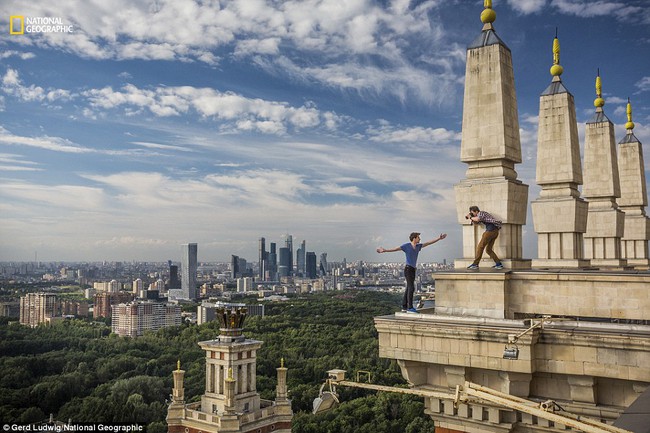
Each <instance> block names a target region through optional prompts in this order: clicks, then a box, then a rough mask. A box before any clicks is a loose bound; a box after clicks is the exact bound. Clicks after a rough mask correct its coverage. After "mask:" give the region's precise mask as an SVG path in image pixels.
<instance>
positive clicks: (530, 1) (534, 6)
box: [508, 0, 548, 14]
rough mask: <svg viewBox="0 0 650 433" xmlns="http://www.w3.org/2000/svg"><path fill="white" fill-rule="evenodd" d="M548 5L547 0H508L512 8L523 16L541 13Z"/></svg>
mask: <svg viewBox="0 0 650 433" xmlns="http://www.w3.org/2000/svg"><path fill="white" fill-rule="evenodd" d="M547 3H548V2H547V0H508V4H509V5H510V7H511V8H513V9H514V10H516V11H517V12H520V13H523V14H531V13H537V12H540V11H542V10H543V9H544V8H545V7H546V4H547Z"/></svg>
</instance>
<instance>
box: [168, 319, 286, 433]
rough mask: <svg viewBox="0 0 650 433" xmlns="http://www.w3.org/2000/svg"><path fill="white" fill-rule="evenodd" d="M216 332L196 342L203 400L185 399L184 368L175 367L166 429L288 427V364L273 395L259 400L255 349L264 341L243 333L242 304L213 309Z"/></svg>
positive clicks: (245, 431) (190, 432) (191, 432)
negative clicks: (200, 355) (202, 358)
mask: <svg viewBox="0 0 650 433" xmlns="http://www.w3.org/2000/svg"><path fill="white" fill-rule="evenodd" d="M217 316H218V319H219V321H220V325H221V328H220V334H219V337H217V338H216V339H214V340H209V341H202V342H199V346H201V348H202V349H203V350H204V351H205V359H206V365H205V393H204V394H203V395H202V396H201V401H200V402H197V403H191V404H185V396H184V390H183V378H184V373H185V372H184V371H183V370H180V362H179V367H178V369H177V370H176V371H174V389H173V392H172V402H171V404H170V405H169V408H168V411H167V424H168V426H169V429H168V431H169V433H199V432H203V433H217V432H218V433H225V432H228V433H253V432H260V431H265V432H266V431H269V432H270V431H273V432H280V433H288V432H291V419H292V417H293V412H292V410H291V402H290V401H289V400H288V399H287V380H286V378H287V369H286V368H285V367H284V362H282V365H281V366H280V368H278V369H277V372H278V385H277V390H276V399H275V400H274V401H268V400H262V399H260V396H259V394H258V393H257V388H256V381H255V378H256V358H257V350H258V349H259V348H260V347H262V342H261V341H258V340H252V339H248V338H246V337H245V336H244V335H243V333H242V327H243V325H244V320H245V318H246V309H245V308H241V307H237V308H231V309H227V308H220V309H218V310H217Z"/></svg>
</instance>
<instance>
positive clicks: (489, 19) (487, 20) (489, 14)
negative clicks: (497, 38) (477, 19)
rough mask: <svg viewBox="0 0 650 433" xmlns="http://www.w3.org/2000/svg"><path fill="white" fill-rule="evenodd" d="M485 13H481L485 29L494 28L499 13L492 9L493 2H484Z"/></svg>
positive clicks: (487, 0)
mask: <svg viewBox="0 0 650 433" xmlns="http://www.w3.org/2000/svg"><path fill="white" fill-rule="evenodd" d="M483 7H484V8H485V9H483V12H481V22H482V23H483V28H486V27H492V23H493V22H494V20H496V19H497V13H496V12H494V9H492V0H484V2H483Z"/></svg>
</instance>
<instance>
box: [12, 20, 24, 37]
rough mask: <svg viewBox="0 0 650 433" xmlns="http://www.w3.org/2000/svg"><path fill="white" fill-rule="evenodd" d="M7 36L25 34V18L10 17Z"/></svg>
mask: <svg viewBox="0 0 650 433" xmlns="http://www.w3.org/2000/svg"><path fill="white" fill-rule="evenodd" d="M9 34H10V35H22V34H25V17H24V16H22V15H12V16H10V17H9Z"/></svg>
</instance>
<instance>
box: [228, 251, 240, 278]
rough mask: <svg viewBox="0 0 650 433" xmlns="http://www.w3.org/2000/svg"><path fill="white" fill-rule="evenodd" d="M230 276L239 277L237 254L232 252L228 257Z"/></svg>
mask: <svg viewBox="0 0 650 433" xmlns="http://www.w3.org/2000/svg"><path fill="white" fill-rule="evenodd" d="M230 277H231V278H237V277H239V256H236V255H234V254H233V255H232V256H231V257H230Z"/></svg>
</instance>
